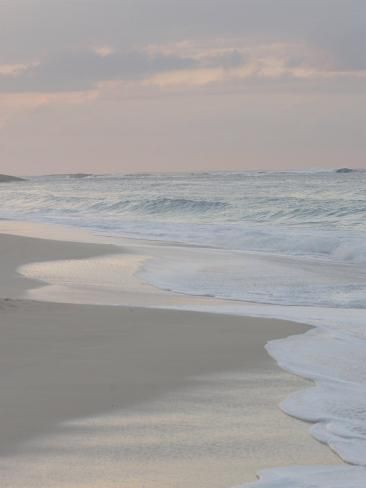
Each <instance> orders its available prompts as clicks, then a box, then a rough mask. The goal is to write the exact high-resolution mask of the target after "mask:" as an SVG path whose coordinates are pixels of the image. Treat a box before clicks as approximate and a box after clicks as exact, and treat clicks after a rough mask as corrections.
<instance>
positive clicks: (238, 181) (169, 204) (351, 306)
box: [0, 171, 366, 488]
mask: <svg viewBox="0 0 366 488" xmlns="http://www.w3.org/2000/svg"><path fill="white" fill-rule="evenodd" d="M80 176H83V177H80ZM0 203H1V215H0V216H1V217H3V218H11V219H21V220H25V219H26V220H33V221H38V222H46V223H59V224H63V225H68V226H76V227H81V228H87V229H89V230H92V231H93V232H95V233H98V234H100V235H108V236H114V237H119V236H120V237H130V238H134V239H148V240H153V241H156V242H157V243H158V242H164V243H166V242H170V243H171V245H173V244H174V246H175V248H174V249H175V252H169V251H168V247H167V252H166V253H165V254H164V259H162V257H161V256H159V255H155V256H153V257H151V259H149V260H147V261H146V262H145V264H144V265H143V267H142V268H141V269H140V270H139V272H138V275H139V276H140V277H141V278H142V279H143V280H144V281H145V282H147V283H149V284H150V285H154V286H156V287H159V288H161V289H164V290H170V291H174V292H176V293H181V294H185V295H196V296H206V297H208V296H209V297H215V298H220V299H224V300H227V301H229V302H230V301H231V302H232V304H233V308H232V310H234V312H235V311H236V312H240V311H241V312H242V313H251V314H253V315H262V316H272V317H278V318H286V319H291V320H295V321H299V322H305V323H309V324H312V325H315V326H316V328H315V329H312V330H311V331H309V332H307V333H306V334H304V335H300V336H294V337H291V338H288V339H284V340H280V341H274V342H271V343H270V344H269V345H268V346H267V349H268V352H269V353H270V354H271V355H272V356H273V357H274V358H275V359H276V360H277V362H278V363H279V364H280V366H282V367H283V368H285V369H287V370H289V371H292V372H294V373H296V374H299V375H301V376H303V377H306V378H309V379H312V380H313V381H314V382H315V385H314V386H313V387H312V388H308V389H307V390H304V391H301V392H298V393H295V394H293V395H292V396H291V397H290V398H288V399H286V400H284V402H283V404H282V408H283V410H284V411H286V412H287V413H288V414H290V415H293V416H296V417H299V418H302V419H304V420H308V421H310V422H312V423H313V426H312V428H311V433H312V435H313V436H314V437H315V438H317V439H318V440H319V441H321V442H323V443H327V444H328V445H329V447H330V448H331V449H333V450H334V451H335V452H337V453H338V454H339V456H341V458H342V459H344V460H345V461H346V462H348V463H351V464H353V465H358V467H354V466H344V467H340V468H337V469H335V468H334V467H332V468H327V467H324V468H319V467H317V468H314V467H308V468H299V469H296V468H291V469H290V468H289V469H285V468H284V469H281V470H274V471H269V472H265V473H264V474H263V477H262V480H261V481H259V482H258V486H263V487H277V486H278V487H279V486H281V487H287V486H289V487H299V488H300V487H301V488H307V487H310V486H311V487H323V488H324V487H328V486H329V487H332V488H333V487H336V486H339V487H342V488H348V487H349V488H351V487H352V488H356V487H357V488H358V487H361V486H362V487H363V486H366V240H365V238H366V173H365V172H362V171H354V172H351V173H337V172H335V171H309V172H242V173H232V172H215V173H196V174H183V173H182V174H145V175H141V174H131V175H123V174H121V175H88V176H85V175H78V177H75V175H58V176H45V177H34V178H30V179H29V180H28V181H26V182H21V183H20V182H19V183H12V184H2V185H0ZM177 249H178V252H177ZM364 467H365V468H364Z"/></svg>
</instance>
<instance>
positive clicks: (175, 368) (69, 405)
mask: <svg viewBox="0 0 366 488" xmlns="http://www.w3.org/2000/svg"><path fill="white" fill-rule="evenodd" d="M112 253H116V254H121V253H123V249H120V248H117V247H116V246H108V245H99V244H85V243H73V242H61V241H54V240H46V239H36V238H29V237H24V236H15V235H6V234H2V235H0V260H1V261H0V265H1V271H2V272H1V279H0V297H1V300H0V317H1V320H0V328H1V342H0V361H1V372H0V391H1V392H2V394H1V399H0V484H1V486H2V487H9V488H10V487H12V488H18V487H19V488H20V487H22V488H24V487H27V488H28V487H29V488H30V487H36V486H37V487H40V486H47V487H52V488H58V487H71V486H72V487H73V488H79V487H80V488H81V487H85V486H88V488H91V487H102V486H103V488H106V487H114V486H118V487H120V488H121V487H123V488H124V487H126V488H127V487H128V488H130V487H142V486H143V487H146V488H152V487H157V486H159V488H168V487H169V488H181V487H183V486H200V487H202V488H209V487H210V488H224V487H230V486H235V485H238V484H240V483H244V482H247V481H252V480H254V479H255V474H256V471H257V470H259V469H262V468H269V467H273V466H281V465H286V466H288V465H295V464H335V463H338V462H339V461H338V458H337V457H336V456H335V455H333V454H332V453H331V452H330V450H329V449H328V448H326V447H324V446H322V445H321V444H320V443H317V442H316V441H314V440H313V439H311V438H310V436H309V434H308V426H307V425H306V424H303V423H302V422H299V421H297V420H294V419H292V418H290V417H287V416H285V415H284V414H283V413H282V412H281V411H280V410H279V408H278V407H277V404H278V403H279V402H280V401H281V400H282V399H284V397H286V396H287V395H288V394H289V393H290V392H292V391H295V390H298V389H300V388H301V387H302V386H305V385H306V382H305V381H303V380H301V379H299V378H296V377H294V376H292V375H289V374H287V373H285V372H283V371H281V370H280V369H279V368H278V367H277V365H276V364H275V363H274V361H273V360H272V359H271V358H270V357H269V356H268V355H267V353H266V351H265V349H264V346H265V344H266V343H267V342H268V341H269V340H272V339H276V338H282V337H286V336H288V335H291V334H298V333H302V332H303V331H304V328H303V327H301V326H299V325H296V324H293V323H290V322H285V321H279V320H266V319H254V318H245V317H234V316H225V315H219V314H209V313H198V312H190V311H175V310H156V309H155V310H154V309H147V308H146V309H144V308H138V307H108V306H93V305H83V304H79V305H78V304H62V303H51V302H47V303H46V302H44V303H42V302H37V301H33V300H27V299H24V298H17V297H21V296H23V295H24V292H25V290H27V289H28V288H31V287H34V286H39V283H37V282H34V281H32V280H29V279H26V278H24V277H23V276H21V275H20V274H19V273H17V272H16V270H17V268H18V267H19V266H20V265H23V264H25V263H30V262H37V261H52V260H61V259H87V258H89V257H93V256H101V255H106V254H112ZM137 417H138V422H137V420H136V418H137ZM223 419H224V420H223ZM88 422H89V424H88ZM162 424H164V428H162V427H161V425H162ZM142 425H143V426H144V427H142ZM182 426H184V433H182ZM198 426H199V427H198ZM122 427H123V428H122ZM177 432H179V435H178V434H177ZM142 434H143V435H142ZM112 440H113V442H112ZM88 442H89V444H88ZM47 446H48V447H47ZM50 446H53V448H50ZM111 446H112V447H111ZM127 447H128V449H127ZM50 456H51V457H50ZM71 461H72V462H71Z"/></svg>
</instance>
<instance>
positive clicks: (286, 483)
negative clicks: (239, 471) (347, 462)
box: [245, 466, 366, 488]
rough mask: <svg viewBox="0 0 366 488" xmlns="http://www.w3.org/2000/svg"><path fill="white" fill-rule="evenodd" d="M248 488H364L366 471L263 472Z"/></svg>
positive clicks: (315, 468) (297, 469)
mask: <svg viewBox="0 0 366 488" xmlns="http://www.w3.org/2000/svg"><path fill="white" fill-rule="evenodd" d="M259 476H260V480H259V481H258V482H256V483H250V484H249V485H248V484H247V485H245V487H246V488H364V487H365V479H366V469H363V468H355V467H346V466H345V467H343V466H342V467H341V466H340V467H338V466H324V467H319V466H309V467H292V468H278V469H273V470H268V471H262V472H261V473H260V474H259Z"/></svg>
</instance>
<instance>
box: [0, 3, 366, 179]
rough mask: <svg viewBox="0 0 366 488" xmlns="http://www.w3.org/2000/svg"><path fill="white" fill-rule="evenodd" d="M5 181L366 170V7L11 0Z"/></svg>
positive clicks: (1, 90)
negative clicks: (82, 175) (78, 175)
mask: <svg viewBox="0 0 366 488" xmlns="http://www.w3.org/2000/svg"><path fill="white" fill-rule="evenodd" d="M0 147H1V163H0V173H11V174H24V175H27V174H39V173H55V172H80V171H83V172H102V173H103V172H118V171H119V172H124V171H128V172H131V171H154V170H156V171H165V170H168V171H183V170H208V169H215V170H228V169H286V168H295V169H296V168H299V169H300V168H316V167H319V168H321V167H339V166H351V167H366V1H365V0H0Z"/></svg>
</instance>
